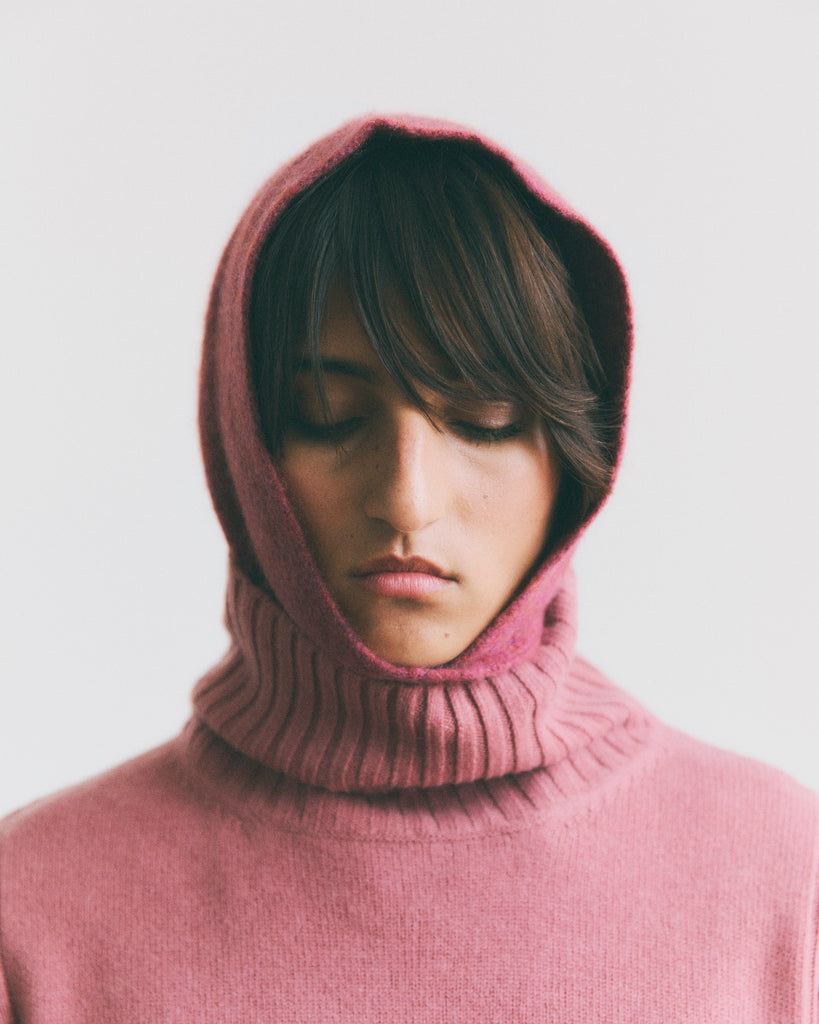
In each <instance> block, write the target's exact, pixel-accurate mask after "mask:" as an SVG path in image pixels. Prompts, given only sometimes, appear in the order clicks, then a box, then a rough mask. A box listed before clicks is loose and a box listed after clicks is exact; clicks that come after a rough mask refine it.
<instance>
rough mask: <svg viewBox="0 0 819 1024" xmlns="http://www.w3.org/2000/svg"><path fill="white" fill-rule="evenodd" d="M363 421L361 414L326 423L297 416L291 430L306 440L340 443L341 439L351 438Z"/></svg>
mask: <svg viewBox="0 0 819 1024" xmlns="http://www.w3.org/2000/svg"><path fill="white" fill-rule="evenodd" d="M365 422H366V421H365V418H364V417H363V416H355V417H352V418H350V419H346V420H338V421H337V422H335V423H328V422H326V421H325V420H322V421H321V422H314V421H313V420H306V419H298V418H297V419H296V420H295V421H294V422H293V430H294V432H295V433H297V434H298V435H299V436H300V437H303V438H305V439H306V440H308V441H317V442H319V443H324V444H341V443H342V442H343V441H347V440H348V439H349V438H351V437H352V436H353V434H355V432H356V431H357V430H359V429H360V428H361V427H362V426H363V425H364V423H365Z"/></svg>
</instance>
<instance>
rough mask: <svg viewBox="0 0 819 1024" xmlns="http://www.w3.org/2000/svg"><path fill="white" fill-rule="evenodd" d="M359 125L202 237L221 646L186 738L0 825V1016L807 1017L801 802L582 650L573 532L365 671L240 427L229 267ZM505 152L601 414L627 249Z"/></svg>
mask: <svg viewBox="0 0 819 1024" xmlns="http://www.w3.org/2000/svg"><path fill="white" fill-rule="evenodd" d="M378 124H381V125H382V126H383V125H384V124H385V119H383V118H382V119H377V120H369V121H360V122H355V123H353V124H351V125H348V126H345V127H344V128H343V129H341V130H340V131H339V132H337V133H335V134H334V135H333V136H330V137H329V138H328V139H325V140H322V141H321V142H320V143H318V144H316V146H314V147H312V148H311V149H310V150H309V151H308V152H307V153H306V154H303V155H302V156H301V157H299V158H298V159H297V160H296V161H294V162H293V163H292V164H290V165H289V166H288V167H287V168H285V169H284V170H283V171H281V172H280V173H279V174H278V175H277V176H276V177H274V178H273V179H272V180H271V182H269V183H268V184H267V185H266V186H265V187H264V188H263V189H262V191H261V192H260V194H259V195H258V196H257V197H256V199H255V200H254V203H253V204H252V205H251V207H250V208H249V210H248V212H247V213H246V215H245V216H244V218H243V219H242V221H241V223H240V225H239V227H238V228H237V230H236V232H235V233H234V236H233V238H232V239H231V242H230V243H229V245H228V248H227V250H226V252H225V255H224V257H223V260H222V264H221V267H220V271H219V274H218V275H217V279H216V283H215V285H214V291H213V295H212V301H211V308H210V312H209V317H208V330H207V336H206V344H205V356H204V360H203V369H202V407H201V408H202V417H201V422H202V435H203V447H204V452H205V460H206V466H207V469H208V477H209V482H210V486H211V490H212V493H213V495H214V501H215V504H216V507H217V511H218V513H219V516H220V519H221V521H222V524H223V527H224V529H225V532H226V535H227V537H228V541H229V543H230V547H231V557H232V562H231V573H230V580H229V586H228V598H227V622H228V627H229V630H230V633H231V636H232V640H233V642H232V645H231V648H230V650H229V651H228V654H227V655H226V657H225V658H224V660H223V661H222V662H221V663H220V664H218V665H217V666H215V667H214V668H213V669H212V670H211V672H210V673H208V674H207V675H206V676H205V677H204V678H203V679H202V680H201V681H200V682H199V684H198V685H197V687H196V690H195V693H194V715H193V717H192V719H191V721H190V722H189V724H188V725H187V726H186V728H185V729H184V731H183V732H182V734H181V735H180V736H179V737H178V738H177V739H175V740H173V741H172V742H170V743H168V744H166V745H165V746H163V747H160V748H159V749H157V750H154V751H152V752H150V753H148V754H146V755H144V756H143V757H141V758H139V759H137V760H135V761H132V762H129V763H128V764H125V765H123V766H121V767H119V768H117V769H114V770H113V771H111V772H108V773H107V774H105V775H103V776H101V777H99V778H97V779H94V780H92V781H90V782H88V783H85V784H84V785H81V786H79V787H75V788H74V789H71V790H69V791H66V792H63V793H60V794H57V795H56V796H54V797H51V798H48V799H45V800H42V801H40V802H38V803H35V804H33V805H31V806H30V807H27V808H24V809H23V810H21V811H18V812H17V813H16V814H13V815H11V816H10V817H9V818H7V819H6V820H5V821H4V822H3V823H2V825H0V843H1V844H2V846H1V848H0V849H1V853H2V859H0V966H2V971H1V972H0V1022H2V1024H9V1022H11V1021H15V1022H17V1024H79V1022H83V1024H102V1022H105V1024H110V1022H172V1021H176V1022H180V1024H181V1022H184V1024H190V1022H197V1024H200V1022H201V1024H207V1022H214V1024H216V1022H219V1024H223V1022H236V1024H240V1022H241V1024H248V1022H251V1021H265V1022H300V1024H302V1022H316V1024H332V1022H356V1024H368V1022H381V1024H384V1022H396V1024H397V1022H429V1024H444V1022H460V1021H463V1022H470V1024H473V1022H474V1024H479V1022H521V1024H523V1022H554V1024H588V1022H595V1024H614V1022H618V1024H619V1022H622V1024H625V1022H629V1024H633V1022H640V1024H660V1022H662V1024H673V1022H687V1024H708V1022H714V1024H716V1022H719V1024H786V1022H787V1024H797V1022H799V1024H808V1022H813V1024H817V1022H819V1006H818V1004H817V994H818V993H819V973H818V972H819V968H818V967H817V933H818V932H819V805H818V804H817V799H816V797H815V796H814V795H812V794H811V793H809V792H807V791H805V790H804V789H802V788H801V787H799V786H798V785H797V784H796V783H794V782H792V781H791V780H789V779H787V778H786V777H784V776H782V775H780V774H779V773H777V772H775V771H773V770H772V769H769V768H767V767H764V766H762V765H759V764H756V763H754V762H752V761H748V760H744V759H741V758H738V757H736V756H733V755H730V754H726V753H723V752H721V751H718V750H715V749H712V748H709V747H706V746H704V745H703V744H700V743H698V742H696V741H695V740H692V739H690V738H687V737H685V736H683V735H681V734H679V733H677V732H675V731H674V730H672V729H669V728H668V727H666V726H664V725H662V724H660V723H659V722H657V721H656V720H655V719H654V718H653V717H652V716H651V715H649V714H648V713H647V712H646V711H645V710H644V709H642V708H641V707H640V706H639V705H638V704H637V703H636V702H635V701H633V700H632V699H631V698H630V697H628V696H627V695H626V694H625V693H623V692H622V691H621V690H619V689H618V688H616V687H615V686H613V685H612V684H611V683H609V682H608V681H607V680H606V679H605V678H604V677H603V676H601V675H600V673H599V672H597V671H596V670H595V669H593V668H592V667H591V666H589V665H588V664H587V663H586V662H584V661H583V660H582V659H581V658H579V657H578V656H577V654H576V653H575V651H574V639H575V628H576V623H575V603H574V593H573V579H572V574H571V571H570V569H569V561H570V555H571V550H572V547H573V544H574V543H575V541H576V538H573V539H572V540H571V541H570V542H569V543H568V544H566V545H565V546H564V547H563V548H562V549H561V550H560V551H558V552H557V553H555V555H554V556H553V557H552V558H551V559H549V560H548V561H547V562H546V563H544V565H543V566H541V567H540V569H539V571H538V572H537V573H536V575H535V577H534V579H533V580H532V582H531V583H530V585H529V586H528V587H527V588H526V590H525V591H524V592H523V593H522V594H521V595H520V596H519V597H518V598H517V599H516V600H515V601H514V602H513V603H512V605H510V606H509V608H507V609H506V610H505V611H504V612H503V613H502V614H501V615H500V616H499V617H498V619H497V620H496V621H495V622H494V623H493V624H492V626H490V628H489V629H488V630H487V631H486V632H485V633H484V634H483V635H482V636H481V637H480V638H479V639H478V640H477V641H476V642H475V644H473V645H472V647H470V648H469V649H468V650H467V651H466V652H464V654H463V655H461V656H460V657H459V658H458V659H456V660H455V661H454V662H452V663H451V664H450V665H448V666H444V667H443V668H436V669H407V668H399V667H396V666H393V665H389V664H388V663H385V662H383V661H381V660H380V659H378V658H377V657H375V656H374V655H373V654H372V653H371V652H369V651H368V650H367V649H366V648H364V647H363V646H362V645H361V643H360V641H358V640H357V638H356V637H355V636H354V635H353V634H352V633H351V632H350V630H349V629H348V627H347V626H346V623H345V622H344V621H343V619H342V618H341V617H340V615H339V614H338V611H337V609H336V608H335V606H334V604H333V602H332V600H331V599H330V598H329V595H328V594H327V593H326V590H325V588H324V586H323V583H322V581H321V579H320V577H319V575H318V573H317V572H316V569H315V566H314V563H313V561H312V559H311V557H310V555H309V553H308V552H307V549H306V546H305V543H304V539H303V537H302V535H301V531H300V529H299V527H298V524H297V522H296V520H295V518H294V517H293V515H292V512H291V511H290V509H289V507H288V505H287V501H286V499H285V497H284V493H283V491H282V488H281V486H280V484H279V481H278V478H277V476H276V472H275V467H274V466H273V465H272V463H271V461H270V458H269V456H268V455H267V453H266V451H265V449H264V445H263V443H262V440H261V438H260V436H259V433H258V427H257V424H256V419H255V417H254V410H253V403H252V397H251V395H250V392H249V383H248V374H247V372H246V371H247V355H246V353H247V338H246V330H245V320H246V310H247V296H248V283H249V280H250V276H251V274H252V269H253V262H254V258H255V255H256V254H257V253H258V250H259V246H260V244H261V241H262V240H263V239H264V237H265V235H266V233H267V232H268V231H269V228H270V225H271V223H272V222H273V221H274V220H275V217H276V215H277V213H278V211H279V210H280V209H281V207H282V205H283V204H284V203H285V202H286V201H287V199H288V198H289V197H290V196H292V194H293V193H294V192H295V191H296V190H298V189H299V188H302V187H304V185H305V184H306V183H307V182H309V181H310V180H312V179H313V178H314V177H316V176H317V175H319V174H321V173H322V172H323V171H325V170H326V169H327V168H328V167H329V166H331V165H332V164H334V163H335V162H336V161H337V160H339V159H341V158H342V157H343V156H344V155H345V154H346V153H349V152H350V151H351V150H352V149H354V148H355V147H356V146H357V145H360V144H361V142H362V141H363V139H364V138H366V136H367V134H368V133H369V132H370V131H372V130H374V126H376V125H378ZM389 125H390V126H391V130H402V131H423V132H426V133H431V132H432V133H449V132H455V133H458V134H463V131H462V130H460V129H454V128H452V127H451V126H443V125H437V124H432V123H429V122H419V121H409V120H407V119H403V120H400V121H398V120H390V121H389ZM517 172H518V173H520V174H521V175H522V176H523V177H524V180H525V181H526V182H527V183H528V185H529V187H530V188H531V189H532V191H533V192H534V193H535V194H536V195H537V196H538V197H539V199H540V201H541V202H543V203H544V204H546V205H547V207H548V209H549V210H551V211H552V214H553V216H554V218H555V231H556V234H557V235H558V236H559V237H560V239H561V252H562V254H563V256H564V258H565V259H566V262H567V264H568V265H569V269H570V272H571V274H572V280H573V283H574V285H575V289H576V292H577V294H578V296H579V299H580V301H581V303H582V304H583V305H584V309H585V311H586V312H587V314H588V319H589V320H590V323H591V324H592V327H593V330H594V331H595V339H596V341H597V344H598V348H599V351H600V353H601V358H602V360H603V362H604V365H605V366H606V369H607V374H608V378H609V381H610V382H611V386H612V388H614V389H615V390H616V391H617V393H618V394H619V395H620V396H621V399H622V401H621V403H620V405H619V408H620V410H621V413H622V409H623V406H624V399H625V388H626V376H627V363H628V347H629V317H628V306H627V300H626V295H625V286H624V283H623V279H622V275H621V274H620V271H619V268H618V267H617V264H616V262H615V261H614V259H613V257H612V256H611V254H610V252H609V251H608V249H607V248H606V246H605V245H604V244H603V243H602V242H601V241H600V240H599V238H597V236H596V235H594V233H593V232H592V231H591V230H590V229H589V228H588V227H586V226H585V225H583V224H582V222H581V221H579V220H578V219H577V218H576V217H575V215H574V214H572V212H571V211H569V210H568V209H567V208H566V207H565V205H564V204H562V203H560V201H559V200H557V199H556V197H555V196H554V195H553V194H552V193H551V192H549V190H548V189H546V187H545V186H543V185H542V183H539V182H538V181H537V180H536V179H535V178H534V177H533V176H532V175H531V173H530V172H528V171H526V170H525V169H522V168H517ZM658 663H659V659H658Z"/></svg>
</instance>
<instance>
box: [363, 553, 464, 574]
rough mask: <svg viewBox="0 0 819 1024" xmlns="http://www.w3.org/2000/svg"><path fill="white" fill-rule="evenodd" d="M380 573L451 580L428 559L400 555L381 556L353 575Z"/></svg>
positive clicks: (372, 559)
mask: <svg viewBox="0 0 819 1024" xmlns="http://www.w3.org/2000/svg"><path fill="white" fill-rule="evenodd" d="M379 572H422V573H426V575H427V576H440V577H441V578H443V579H449V578H450V574H449V573H448V572H446V571H445V570H444V569H442V568H441V567H440V566H438V565H435V563H434V562H428V561H427V560H426V558H417V557H412V558H401V557H400V556H399V555H381V556H380V557H378V558H371V559H370V561H369V562H365V563H364V565H362V566H360V567H359V568H358V569H356V570H355V571H354V573H353V575H354V576H372V575H374V574H375V573H379Z"/></svg>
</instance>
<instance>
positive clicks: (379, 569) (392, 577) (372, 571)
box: [352, 555, 455, 599]
mask: <svg viewBox="0 0 819 1024" xmlns="http://www.w3.org/2000/svg"><path fill="white" fill-rule="evenodd" d="M352 576H353V577H354V578H355V579H358V580H360V581H361V584H362V586H363V587H365V589H367V590H369V591H371V592H372V593H374V594H377V595H379V596H380V597H403V598H416V599H418V598H424V597H430V596H432V595H434V594H437V593H439V592H440V591H442V590H446V589H447V587H449V586H451V585H452V584H453V583H454V582H455V580H454V577H452V576H449V575H447V573H446V572H445V570H444V569H442V568H441V567H440V566H438V565H435V563H434V562H428V561H427V560H426V559H425V558H417V557H413V558H400V557H399V556H397V555H384V556H381V557H379V558H373V559H370V561H369V562H366V563H365V564H364V565H363V566H361V567H360V568H358V569H356V570H355V571H354V572H353V573H352Z"/></svg>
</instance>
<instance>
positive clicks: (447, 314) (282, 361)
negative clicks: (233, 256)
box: [249, 131, 615, 542]
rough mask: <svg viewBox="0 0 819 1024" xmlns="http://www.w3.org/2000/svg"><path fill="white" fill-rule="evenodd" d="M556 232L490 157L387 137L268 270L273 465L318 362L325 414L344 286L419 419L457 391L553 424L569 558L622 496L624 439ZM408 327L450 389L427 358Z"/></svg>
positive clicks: (266, 350) (304, 211) (259, 342)
mask: <svg viewBox="0 0 819 1024" xmlns="http://www.w3.org/2000/svg"><path fill="white" fill-rule="evenodd" d="M546 219H547V215H546V214H545V213H544V210H543V208H542V207H541V206H540V205H539V204H538V203H537V202H536V200H534V199H533V198H532V197H531V196H530V195H529V193H528V192H527V190H526V189H525V187H524V186H523V185H522V183H521V182H520V181H519V180H518V179H517V177H516V176H515V175H514V174H513V173H512V171H511V170H510V169H509V167H508V165H507V164H506V163H505V162H504V161H503V160H502V159H501V158H499V157H497V156H495V155H494V154H492V153H491V152H489V151H488V150H486V149H484V148H483V147H482V146H480V145H479V144H477V143H471V142H469V141H466V140H453V139H430V138H416V137H412V136H407V135H401V134H398V133H395V132H387V131H379V132H375V133H374V134H373V135H372V136H371V137H370V138H369V139H368V141H367V142H366V143H365V144H364V145H363V146H362V147H361V148H360V149H358V150H357V151H356V152H355V153H354V154H352V155H351V156H350V157H348V158H347V159H345V160H344V161H342V162H341V163H340V164H339V165H338V166H336V167H335V168H334V169H333V170H331V171H330V172H329V173H328V174H327V175H325V176H324V177H322V178H320V179H319V180H318V181H316V182H315V183H314V184H312V185H311V186H309V187H308V188H307V189H305V190H304V191H303V192H301V193H300V194H299V195H298V196H297V197H295V198H294V199H293V201H292V202H291V203H290V204H289V205H288V206H287V207H286V208H285V209H284V211H283V212H282V214H281V216H280V217H279V219H278V220H277V221H276V223H275V225H274V228H273V230H272V231H271V233H270V235H269V237H268V239H267V241H266V243H265V245H264V246H263V249H262V251H261V253H260V255H259V260H258V263H257V266H256V268H255V273H254V279H253V286H252V294H251V302H250V325H249V326H250V345H251V362H252V373H253V378H254V384H255V388H256V394H257V400H258V411H259V418H260V423H261V428H262V432H263V434H264V437H265V439H266V442H267V445H268V448H269V450H270V452H271V453H272V455H273V456H274V457H275V456H276V455H277V454H278V453H279V452H280V451H281V447H282V444H283V442H284V440H285V438H286V436H287V433H288V430H289V428H290V425H291V422H292V417H293V412H294V410H293V393H294V387H293V382H294V376H295V374H296V372H297V371H298V367H299V363H300V361H301V360H302V359H307V360H309V363H310V364H311V365H312V366H313V368H314V372H315V373H316V375H317V380H316V383H317V388H318V391H319V394H320V395H321V396H322V398H323V394H324V389H323V384H322V379H321V360H320V351H319V335H320V329H321V321H322V316H323V313H324V307H325V302H326V296H327V291H328V288H329V286H330V283H331V282H332V281H333V279H335V278H340V279H341V281H342V282H343V283H344V284H345V286H346V288H347V290H348V293H349V296H350V300H351V302H352V304H353V308H354V309H356V311H357V313H358V316H359V318H360V321H361V324H362V326H363V328H364V330H365V331H366V333H367V335H368V337H369V339H370V342H371V344H372V346H373V349H374V350H375V352H376V354H377V355H378V357H379V358H380V359H381V361H382V363H383V364H384V366H385V368H386V369H387V371H388V372H389V374H390V375H391V376H392V377H393V379H394V380H395V381H396V383H397V384H398V385H399V386H400V387H401V388H402V390H403V391H404V392H405V394H407V395H408V396H409V397H410V398H412V400H413V401H415V402H416V403H417V404H418V405H419V406H421V407H423V406H424V403H423V401H422V400H421V398H420V396H419V394H418V390H417V389H418V386H419V385H420V386H423V387H425V388H429V389H431V390H433V391H435V392H437V393H442V394H448V393H450V392H451V391H452V389H453V383H452V381H453V378H454V379H455V380H456V381H458V382H460V384H461V386H463V385H464V384H465V385H467V386H469V387H470V388H471V389H473V390H474V391H475V392H476V393H477V394H478V395H479V396H481V397H485V398H492V399H514V400H515V401H517V402H520V403H522V405H523V406H524V408H526V409H527V410H528V411H529V412H530V413H531V414H534V415H536V416H538V417H540V418H542V420H543V422H544V423H545V425H546V428H547V430H548V432H549V434H550V436H551V438H552V441H553V445H554V449H555V452H556V454H557V456H558V459H559V461H560V465H561V489H560V494H559V497H558V503H557V508H556V512H555V517H554V527H553V530H554V532H553V542H554V541H557V540H559V539H561V538H562V537H565V536H566V535H567V534H569V533H571V532H572V531H573V530H574V529H575V528H576V527H577V526H578V525H579V524H580V523H581V522H582V521H583V520H584V519H585V518H586V516H587V515H588V514H589V512H590V511H591V510H592V509H593V508H595V507H596V506H597V505H598V504H599V502H600V501H601V500H602V498H603V497H604V495H605V494H606V492H607V490H608V487H609V485H610V481H611V476H612V472H613V462H614V458H615V455H614V451H613V443H612V429H613V428H612V427H611V425H610V423H609V420H610V416H609V411H608V409H607V407H606V406H607V402H606V400H605V397H604V395H605V381H604V380H603V371H602V368H601V365H600V360H599V358H598V354H597V351H596V349H595V345H594V341H593V339H592V337H591V335H590V332H589V328H588V327H587V324H586V319H585V317H584V315H583V311H582V310H581V308H580V305H579V303H578V301H577V300H576V299H575V297H574V294H573V290H572V284H571V281H570V279H569V275H568V271H567V270H566V267H565V265H564V263H563V261H562V260H561V258H560V253H559V250H558V248H557V244H556V242H555V240H554V239H553V238H550V237H549V230H548V225H547V224H546ZM407 315H409V316H410V318H411V319H412V321H413V323H414V325H415V327H416V328H417V329H418V331H420V334H421V336H422V337H424V338H425V339H426V340H427V341H428V342H429V343H430V345H431V346H432V347H433V349H434V350H435V351H436V353H437V354H438V355H439V356H441V357H442V362H443V365H444V366H445V367H446V370H445V372H444V373H442V372H441V371H440V370H438V371H436V370H435V369H434V368H431V367H430V366H429V365H428V364H427V363H426V362H424V361H423V360H422V359H421V358H419V353H418V352H417V350H416V348H415V347H414V346H413V343H412V339H411V337H409V334H411V333H413V332H408V331H407V330H406V324H407ZM402 325H403V329H402ZM416 337H417V334H416Z"/></svg>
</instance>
